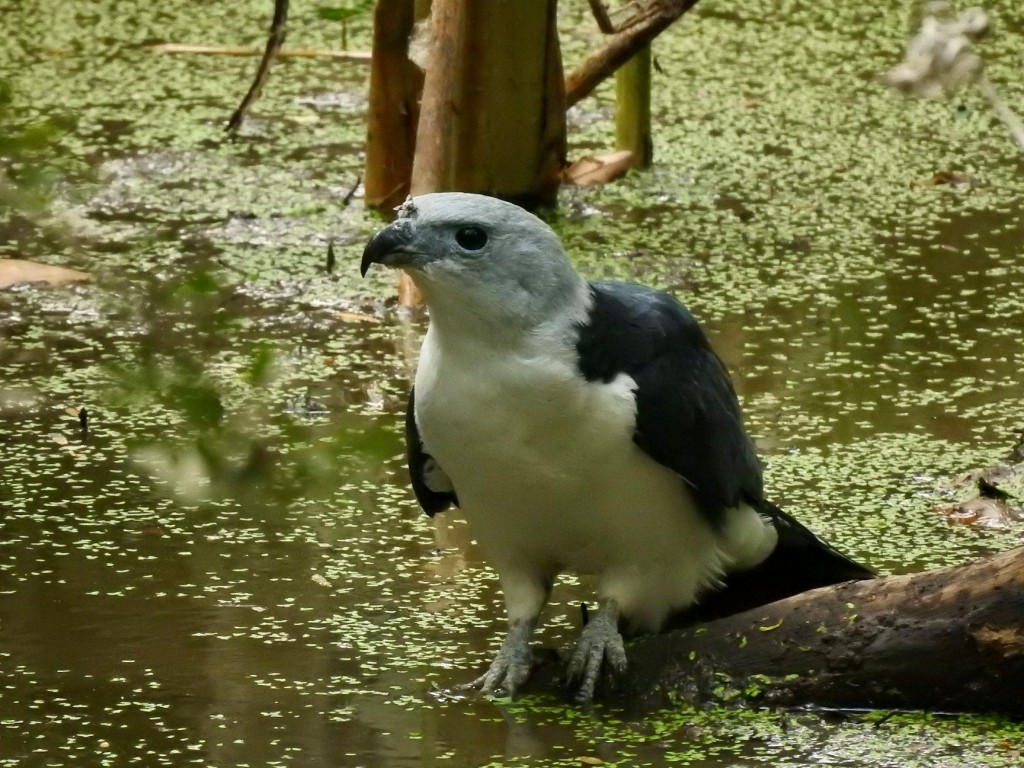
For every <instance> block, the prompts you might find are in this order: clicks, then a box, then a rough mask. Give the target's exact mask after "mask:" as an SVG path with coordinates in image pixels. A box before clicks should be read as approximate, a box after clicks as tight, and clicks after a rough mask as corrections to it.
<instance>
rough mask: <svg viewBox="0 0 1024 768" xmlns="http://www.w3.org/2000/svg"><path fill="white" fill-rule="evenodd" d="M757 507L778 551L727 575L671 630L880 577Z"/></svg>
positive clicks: (768, 508) (773, 509) (787, 519)
mask: <svg viewBox="0 0 1024 768" xmlns="http://www.w3.org/2000/svg"><path fill="white" fill-rule="evenodd" d="M753 506H754V508H755V509H756V510H757V511H758V512H759V513H761V514H762V515H764V516H765V517H766V518H768V519H769V520H771V521H772V524H773V525H774V526H775V530H776V531H778V534H779V541H778V544H777V545H776V547H775V549H774V550H773V551H772V553H771V554H770V555H769V556H768V557H767V558H765V559H764V560H762V561H761V562H760V563H759V564H758V565H756V566H754V567H753V568H751V569H750V570H747V571H742V572H740V573H731V574H728V575H727V576H726V577H725V579H724V581H723V584H722V587H721V588H720V589H717V590H715V591H713V592H708V593H707V594H705V595H703V596H702V597H701V599H700V601H699V602H698V604H697V605H695V606H694V607H692V608H690V609H688V610H687V611H686V612H685V613H684V614H682V615H681V616H680V617H678V619H679V620H678V621H677V620H673V621H672V625H673V626H678V625H679V624H690V623H693V622H695V621H708V620H710V619H716V618H721V617H723V616H730V615H732V614H734V613H740V612H741V611H746V610H749V609H751V608H756V607H757V606H759V605H766V604H767V603H772V602H775V601H776V600H781V599H782V598H784V597H789V596H790V595H795V594H798V593H800V592H806V591H807V590H810V589H815V588H816V587H826V586H828V585H830V584H838V583H840V582H843V581H852V580H854V579H871V578H874V577H875V576H876V575H877V574H876V573H875V571H874V570H872V569H871V568H868V567H867V566H865V565H861V564H860V563H858V562H856V561H855V560H852V559H850V558H849V557H847V556H846V555H844V554H843V553H842V552H840V551H839V550H838V549H836V548H835V547H833V546H831V545H830V544H827V543H825V542H824V541H822V540H821V539H819V538H818V537H817V536H816V535H814V534H813V533H812V532H811V531H810V530H808V529H807V528H805V527H804V526H803V525H801V524H800V523H799V522H797V521H796V520H795V519H794V518H792V517H791V516H789V515H788V514H786V513H785V512H783V511H782V510H781V509H779V508H778V507H777V506H775V505H774V504H772V503H771V502H770V501H764V500H762V501H760V502H758V503H757V504H755V505H753Z"/></svg>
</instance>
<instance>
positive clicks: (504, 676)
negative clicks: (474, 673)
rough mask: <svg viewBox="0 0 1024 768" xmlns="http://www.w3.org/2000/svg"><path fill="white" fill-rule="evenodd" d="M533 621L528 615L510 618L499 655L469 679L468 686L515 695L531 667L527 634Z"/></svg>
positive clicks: (530, 632)
mask: <svg viewBox="0 0 1024 768" xmlns="http://www.w3.org/2000/svg"><path fill="white" fill-rule="evenodd" d="M536 624H537V623H536V622H535V621H531V620H529V619H511V620H510V621H509V623H508V634H507V635H505V640H504V641H503V642H502V644H501V649H500V650H499V651H498V655H497V656H495V657H494V661H492V662H491V666H490V667H488V669H487V671H486V672H484V674H482V675H481V676H480V677H478V678H477V679H476V680H474V681H473V682H471V683H470V684H469V687H470V688H477V689H479V690H481V691H483V692H484V693H492V694H496V695H499V696H500V695H502V694H506V695H508V696H514V695H515V692H516V690H517V689H518V688H519V686H521V685H522V684H523V683H525V682H526V678H528V677H529V676H530V670H531V669H532V667H533V651H531V650H530V635H532V634H533V629H534V627H535V626H536Z"/></svg>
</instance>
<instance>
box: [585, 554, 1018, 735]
mask: <svg viewBox="0 0 1024 768" xmlns="http://www.w3.org/2000/svg"><path fill="white" fill-rule="evenodd" d="M628 654H629V670H628V672H627V673H626V674H625V676H624V679H622V680H620V681H619V682H618V684H617V685H616V686H614V687H612V688H611V689H610V690H607V691H606V692H605V695H604V698H605V700H606V701H608V702H609V703H611V704H614V705H616V706H621V707H623V708H625V709H627V710H630V711H634V712H635V711H646V710H650V709H653V708H658V707H662V706H665V705H670V704H673V703H678V702H681V701H683V702H688V703H695V704H709V703H725V702H731V703H747V704H751V705H762V706H785V707H798V706H820V707H836V708H851V709H862V708H874V709H923V710H932V711H944V712H991V713H1001V714H1005V715H1011V716H1017V717H1020V716H1024V695H1022V692H1024V548H1018V549H1014V550H1011V551H1009V552H1004V553H1002V554H998V555H993V556H991V557H986V558H983V559H981V560H978V561H976V562H973V563H969V564H967V565H962V566H955V567H949V568H941V569H937V570H932V571H927V572H924V573H918V574H913V575H907V576H891V577H889V578H883V579H873V580H868V581H856V582H847V583H845V584H839V585H836V586H832V587H824V588H822V589H816V590H812V591H810V592H805V593H802V594H799V595H795V596H793V597H790V598H786V599H785V600H780V601H778V602H776V603H771V604H769V605H765V606H762V607H760V608H755V609H753V610H749V611H745V612H743V613H740V614H736V615H734V616H729V617H727V618H724V619H718V620H716V621H712V622H708V623H705V624H697V625H694V626H691V627H687V628H685V629H681V630H677V631H674V632H669V633H666V634H662V635H657V636H651V637H646V638H642V639H640V640H637V641H636V642H634V643H632V644H631V645H630V647H629V648H628Z"/></svg>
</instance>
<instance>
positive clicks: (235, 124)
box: [224, 0, 288, 134]
mask: <svg viewBox="0 0 1024 768" xmlns="http://www.w3.org/2000/svg"><path fill="white" fill-rule="evenodd" d="M287 23H288V0H274V18H273V20H272V21H271V22H270V34H269V35H268V36H267V47H266V48H265V49H264V50H263V58H262V59H260V66H259V68H258V69H257V70H256V77H255V78H253V81H252V85H251V86H249V92H248V93H247V94H245V98H244V99H242V103H241V104H239V105H238V109H236V110H235V111H234V112H233V113H232V114H231V118H230V119H229V120H228V124H227V125H226V126H225V127H224V130H225V131H227V132H228V133H229V134H234V133H235V132H236V131H237V130H238V129H239V128H240V127H241V126H242V121H243V120H245V115H246V113H247V112H248V111H249V107H251V106H252V105H253V102H255V101H256V99H258V98H259V95H260V91H261V90H262V89H263V84H264V83H266V81H267V77H268V76H269V74H270V65H271V63H272V62H273V61H274V57H275V56H276V55H277V53H278V51H280V50H281V46H282V45H284V38H285V34H286V31H287V30H286V25H287Z"/></svg>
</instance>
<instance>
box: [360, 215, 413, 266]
mask: <svg viewBox="0 0 1024 768" xmlns="http://www.w3.org/2000/svg"><path fill="white" fill-rule="evenodd" d="M412 241H413V229H412V222H411V221H408V220H407V219H399V220H398V221H396V222H394V223H393V224H389V225H388V226H386V227H384V229H382V230H380V232H378V233H377V234H375V235H374V236H373V237H371V238H370V242H368V243H367V244H366V247H365V248H364V249H363V261H362V263H361V264H360V265H359V274H360V275H362V276H363V277H366V271H367V270H368V269H369V268H370V265H371V264H383V265H384V266H386V267H402V266H405V265H406V264H410V263H412V260H413V257H415V255H416V251H415V250H413V248H412V247H411V246H412Z"/></svg>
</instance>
